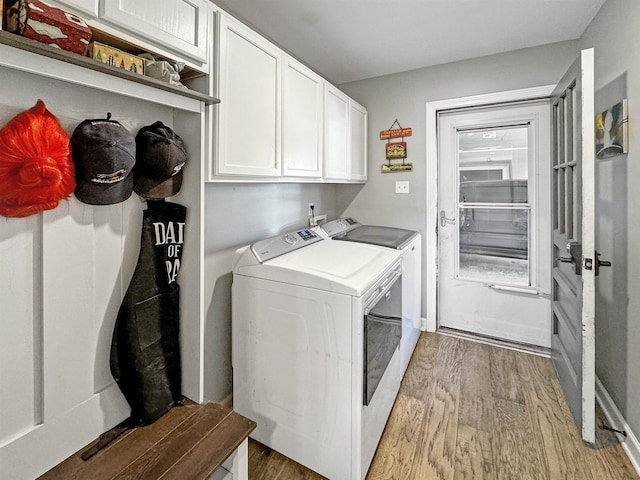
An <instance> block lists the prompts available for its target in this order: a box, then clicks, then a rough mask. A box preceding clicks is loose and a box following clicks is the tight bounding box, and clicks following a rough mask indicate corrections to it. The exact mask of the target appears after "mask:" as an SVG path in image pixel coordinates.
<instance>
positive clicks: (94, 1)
mask: <svg viewBox="0 0 640 480" xmlns="http://www.w3.org/2000/svg"><path fill="white" fill-rule="evenodd" d="M98 2H99V0H53V1H47V2H46V3H48V4H50V5H52V6H54V7H58V8H61V9H63V10H65V11H66V10H67V9H70V10H69V11H71V10H73V11H74V12H78V13H81V14H88V15H89V16H91V17H97V16H98ZM0 3H2V2H0Z"/></svg>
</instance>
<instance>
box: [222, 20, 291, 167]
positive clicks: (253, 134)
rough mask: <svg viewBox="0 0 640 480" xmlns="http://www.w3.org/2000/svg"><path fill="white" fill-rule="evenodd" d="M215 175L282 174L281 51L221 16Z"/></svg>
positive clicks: (243, 27)
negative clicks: (217, 136) (280, 156)
mask: <svg viewBox="0 0 640 480" xmlns="http://www.w3.org/2000/svg"><path fill="white" fill-rule="evenodd" d="M219 30H220V42H219V45H220V67H219V94H220V100H221V103H220V105H219V106H218V108H219V122H218V125H219V130H218V132H219V138H218V155H217V158H216V167H217V168H216V172H215V173H216V174H222V175H258V176H279V175H280V174H281V169H280V158H279V155H280V123H281V119H280V69H281V61H282V60H281V58H282V57H281V55H282V52H281V51H280V50H279V49H278V48H276V47H275V46H274V45H273V44H271V43H269V42H268V41H266V40H265V39H264V38H262V37H260V36H259V35H257V34H255V33H254V32H252V31H251V30H249V29H248V28H246V27H245V26H243V25H241V24H239V23H237V22H235V21H233V20H232V19H231V18H229V17H228V16H226V15H223V14H221V15H220V28H219Z"/></svg>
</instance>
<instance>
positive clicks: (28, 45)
mask: <svg viewBox="0 0 640 480" xmlns="http://www.w3.org/2000/svg"><path fill="white" fill-rule="evenodd" d="M0 45H6V46H9V47H13V48H17V49H20V50H22V51H27V52H31V53H34V54H37V55H41V56H43V57H46V58H49V59H54V60H58V61H61V62H65V63H67V64H71V65H75V66H78V67H82V68H85V69H88V70H92V71H95V72H100V73H104V74H107V75H110V76H112V77H117V78H120V79H123V80H126V81H129V82H133V83H135V84H137V85H144V86H146V87H151V88H154V89H157V90H162V91H165V92H170V93H173V94H175V95H179V96H181V97H184V98H187V99H192V100H197V101H198V102H204V104H205V105H213V104H216V103H220V100H219V99H217V98H214V97H211V96H209V95H206V94H204V93H200V92H196V91H194V90H190V89H188V88H183V87H178V86H174V85H171V84H169V83H166V82H163V81H161V80H157V79H155V78H151V77H146V76H144V75H139V74H137V73H132V72H129V71H127V70H123V69H121V68H116V67H114V66H111V65H106V64H102V63H100V62H97V61H95V60H93V59H91V58H88V57H83V56H81V55H77V54H75V53H71V52H67V51H65V50H60V49H58V48H55V47H51V46H49V45H46V44H44V43H40V42H36V41H34V40H31V39H28V38H24V37H21V36H19V35H15V34H13V33H9V32H5V31H1V30H0ZM4 57H5V56H4V55H0V65H2V64H6V63H5V58H4ZM24 61H25V65H24V69H25V70H30V69H29V68H28V65H27V63H28V59H27V58H24ZM14 64H15V65H13V66H14V67H18V66H19V65H20V63H19V62H14ZM51 76H54V75H51ZM78 83H81V82H79V81H78Z"/></svg>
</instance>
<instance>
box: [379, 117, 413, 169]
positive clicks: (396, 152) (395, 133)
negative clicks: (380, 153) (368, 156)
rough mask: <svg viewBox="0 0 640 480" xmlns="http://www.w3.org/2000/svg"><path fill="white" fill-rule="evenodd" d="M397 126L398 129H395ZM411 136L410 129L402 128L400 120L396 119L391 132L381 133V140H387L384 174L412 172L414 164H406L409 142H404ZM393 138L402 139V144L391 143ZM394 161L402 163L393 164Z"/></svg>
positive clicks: (383, 165)
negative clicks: (405, 138)
mask: <svg viewBox="0 0 640 480" xmlns="http://www.w3.org/2000/svg"><path fill="white" fill-rule="evenodd" d="M395 125H397V126H398V128H393V127H394V126H395ZM410 136H411V129H410V128H402V126H401V125H400V123H398V120H397V119H396V120H395V121H394V122H393V123H392V124H391V127H389V130H382V131H381V132H380V140H387V144H386V147H385V148H386V154H385V158H386V159H387V163H383V164H382V168H381V171H382V173H392V172H412V171H413V164H412V163H405V159H406V158H407V142H405V141H404V137H410ZM392 138H400V139H402V141H400V142H391V139H392ZM393 160H396V161H397V160H400V161H401V162H402V163H392V161H393Z"/></svg>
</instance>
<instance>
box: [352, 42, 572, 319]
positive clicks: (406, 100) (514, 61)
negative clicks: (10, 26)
mask: <svg viewBox="0 0 640 480" xmlns="http://www.w3.org/2000/svg"><path fill="white" fill-rule="evenodd" d="M576 54H577V44H576V42H575V41H569V42H562V43H556V44H551V45H545V46H541V47H535V48H528V49H523V50H516V51H512V52H507V53H502V54H498V55H491V56H487V57H482V58H475V59H472V60H465V61H461V62H455V63H449V64H446V65H438V66H435V67H429V68H423V69H419V70H413V71H410V72H404V73H399V74H394V75H388V76H384V77H379V78H373V79H369V80H363V81H359V82H353V83H348V84H344V85H341V86H340V88H341V89H343V90H344V91H345V92H346V93H347V94H348V95H350V96H351V97H353V98H354V99H355V100H357V101H358V102H360V103H362V104H363V105H365V106H366V107H367V110H368V112H369V131H368V135H369V144H368V152H369V158H368V164H369V167H368V168H369V171H368V181H367V184H366V185H365V186H364V187H363V189H362V191H361V192H360V193H359V194H358V195H357V196H356V198H355V199H354V200H353V202H352V203H351V204H350V205H349V206H348V208H347V209H346V210H345V212H344V214H345V215H350V216H353V217H355V218H357V219H358V220H360V221H361V222H363V223H370V224H379V225H390V226H394V227H400V228H408V229H411V230H418V231H420V233H422V237H423V239H425V237H426V235H425V231H426V229H427V228H429V229H430V228H435V225H426V220H425V216H426V212H425V203H426V202H425V189H426V184H425V183H426V172H425V155H426V137H425V129H426V115H425V110H426V108H425V107H426V103H427V102H433V101H437V100H445V99H450V98H458V97H466V96H471V95H480V94H486V93H493V92H500V91H506V90H516V89H522V88H528V87H537V86H542V85H550V84H555V83H556V82H557V81H558V80H560V78H561V76H562V74H563V73H564V72H565V71H566V69H567V68H568V66H569V65H571V63H572V61H573V59H574V58H575V56H576ZM395 119H397V120H398V122H399V123H400V124H401V125H402V126H403V127H411V128H412V129H413V132H412V133H413V135H412V136H411V137H406V138H405V141H406V142H407V152H408V158H407V162H411V163H413V166H414V171H413V172H411V173H406V172H403V173H386V174H382V173H380V166H381V165H382V163H383V162H384V144H385V143H386V140H385V141H383V140H380V136H379V132H380V131H381V130H386V129H388V128H389V127H390V126H391V124H392V123H393V121H394V120H395ZM397 180H408V181H410V193H409V194H402V195H399V194H395V193H394V191H395V190H394V186H395V181H397ZM423 251H424V246H423ZM425 261H426V259H425V255H423V278H425V276H424V274H425V268H426V267H425ZM425 312H426V305H425V304H424V299H423V305H422V315H423V316H424V315H425Z"/></svg>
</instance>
